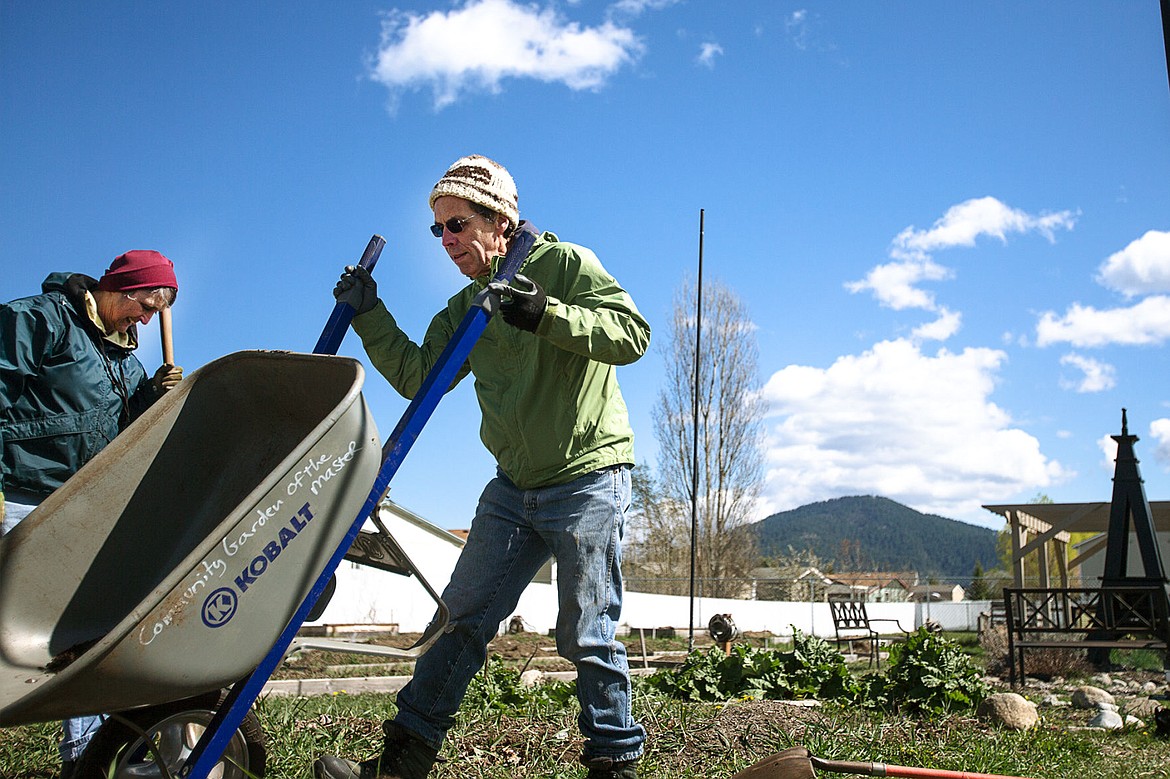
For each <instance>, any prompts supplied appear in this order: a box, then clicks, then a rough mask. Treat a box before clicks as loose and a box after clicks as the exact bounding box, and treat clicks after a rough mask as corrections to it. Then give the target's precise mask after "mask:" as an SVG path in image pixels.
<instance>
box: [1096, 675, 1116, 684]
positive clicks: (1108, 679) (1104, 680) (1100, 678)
mask: <svg viewBox="0 0 1170 779" xmlns="http://www.w3.org/2000/svg"><path fill="white" fill-rule="evenodd" d="M1092 679H1093V681H1094V682H1095V683H1097V684H1099V685H1101V686H1102V687H1108V686H1109V685H1111V684H1113V677H1112V676H1110V675H1109V674H1095V675H1094V676H1093V677H1092Z"/></svg>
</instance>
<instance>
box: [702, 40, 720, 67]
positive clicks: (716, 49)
mask: <svg viewBox="0 0 1170 779" xmlns="http://www.w3.org/2000/svg"><path fill="white" fill-rule="evenodd" d="M722 54H723V47H722V46H720V45H719V44H718V43H704V44H702V45H701V46H699V64H700V65H705V66H706V67H708V68H714V67H715V58H716V57H718V56H722Z"/></svg>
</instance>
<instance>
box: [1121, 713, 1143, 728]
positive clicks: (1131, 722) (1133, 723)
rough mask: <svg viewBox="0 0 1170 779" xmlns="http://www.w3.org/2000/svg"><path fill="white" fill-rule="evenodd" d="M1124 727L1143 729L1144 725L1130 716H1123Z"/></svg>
mask: <svg viewBox="0 0 1170 779" xmlns="http://www.w3.org/2000/svg"><path fill="white" fill-rule="evenodd" d="M1125 726H1126V727H1127V728H1144V727H1145V726H1146V723H1145V722H1143V721H1142V720H1140V719H1139V718H1137V717H1135V716H1133V715H1132V714H1126V715H1125Z"/></svg>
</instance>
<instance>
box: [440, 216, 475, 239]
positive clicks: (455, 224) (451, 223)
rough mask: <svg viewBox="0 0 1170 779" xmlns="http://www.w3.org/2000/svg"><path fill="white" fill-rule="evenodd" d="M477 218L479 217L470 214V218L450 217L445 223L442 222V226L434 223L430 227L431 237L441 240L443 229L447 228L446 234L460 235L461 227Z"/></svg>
mask: <svg viewBox="0 0 1170 779" xmlns="http://www.w3.org/2000/svg"><path fill="white" fill-rule="evenodd" d="M477 216H479V215H478V214H472V215H471V216H464V217H451V218H450V219H448V220H447V221H446V222H443V223H442V224H439V223H438V222H435V223H434V224H433V225H431V235H433V236H435V237H436V238H442V237H443V228H447V232H449V233H461V232H463V226H464V225H466V224H467V223H468V222H470V221H471V220H472V219H475V217H477Z"/></svg>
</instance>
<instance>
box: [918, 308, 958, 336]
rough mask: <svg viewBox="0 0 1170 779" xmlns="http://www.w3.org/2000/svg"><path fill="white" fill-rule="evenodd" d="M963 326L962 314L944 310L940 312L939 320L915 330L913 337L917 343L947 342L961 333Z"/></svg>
mask: <svg viewBox="0 0 1170 779" xmlns="http://www.w3.org/2000/svg"><path fill="white" fill-rule="evenodd" d="M962 324H963V315H962V314H960V313H959V312H958V311H951V310H950V309H948V308H942V309H940V310H939V315H938V319H936V320H934V321H933V322H927V323H926V324H924V325H919V326H918V327H916V328H914V332H913V333H912V337H913V338H914V340H915V341H945V340H947V339H948V338H950V337H951V336H952V335H954V334H955V333H957V332H959V328H960V327H961V326H962Z"/></svg>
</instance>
